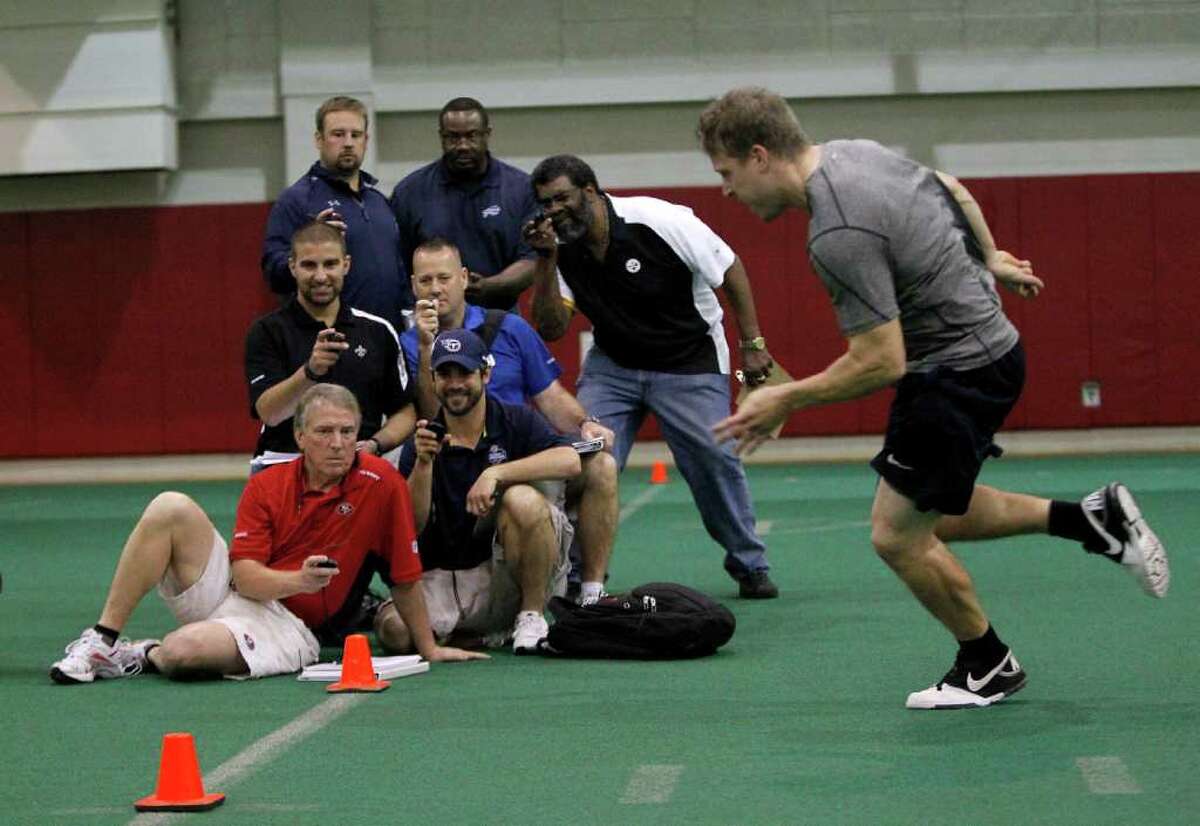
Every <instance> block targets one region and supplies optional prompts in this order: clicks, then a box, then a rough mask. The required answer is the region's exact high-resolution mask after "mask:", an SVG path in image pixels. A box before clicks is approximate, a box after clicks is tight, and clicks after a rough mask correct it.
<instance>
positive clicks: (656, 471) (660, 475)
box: [650, 462, 667, 485]
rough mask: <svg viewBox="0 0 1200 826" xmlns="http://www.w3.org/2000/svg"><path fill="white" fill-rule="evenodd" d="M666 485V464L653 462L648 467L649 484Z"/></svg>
mask: <svg viewBox="0 0 1200 826" xmlns="http://www.w3.org/2000/svg"><path fill="white" fill-rule="evenodd" d="M666 483H667V463H666V462H655V463H654V464H652V465H651V466H650V484H652V485H665V484H666Z"/></svg>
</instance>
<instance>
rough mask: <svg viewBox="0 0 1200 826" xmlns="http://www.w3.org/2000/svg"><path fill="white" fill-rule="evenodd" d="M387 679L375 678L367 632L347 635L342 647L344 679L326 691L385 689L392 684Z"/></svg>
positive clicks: (337, 692)
mask: <svg viewBox="0 0 1200 826" xmlns="http://www.w3.org/2000/svg"><path fill="white" fill-rule="evenodd" d="M390 685H391V683H389V682H388V681H387V680H377V679H375V667H374V666H373V665H371V646H370V645H369V644H368V643H367V635H366V634H351V635H350V636H348V637H346V644H345V646H344V647H343V649H342V679H340V680H338V681H337V682H336V683H334V684H333V685H331V686H328V687H326V689H325V690H326V691H328V692H330V693H331V694H339V693H341V692H343V691H383V690H384V689H385V688H387V687H388V686H390Z"/></svg>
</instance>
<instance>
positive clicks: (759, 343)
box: [741, 336, 767, 350]
mask: <svg viewBox="0 0 1200 826" xmlns="http://www.w3.org/2000/svg"><path fill="white" fill-rule="evenodd" d="M741 347H742V349H743V350H765V349H767V340H766V339H765V338H763V337H762V336H755V337H754V338H752V339H750V340H748V341H743V342H741Z"/></svg>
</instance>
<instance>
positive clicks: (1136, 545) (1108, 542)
mask: <svg viewBox="0 0 1200 826" xmlns="http://www.w3.org/2000/svg"><path fill="white" fill-rule="evenodd" d="M1080 504H1081V505H1082V506H1083V513H1084V516H1086V517H1087V520H1088V522H1089V523H1091V526H1092V528H1093V530H1095V532H1096V537H1095V538H1094V539H1091V540H1089V541H1087V542H1084V543H1083V547H1084V549H1085V550H1087V551H1091V552H1092V553H1094V554H1099V555H1101V556H1105V557H1107V558H1109V559H1111V560H1112V561H1113V562H1116V563H1118V564H1120V565H1121V566H1123V567H1124V568H1125V570H1127V571H1129V573H1130V574H1131V575H1132V576H1133V577H1134V578H1135V579H1136V580H1137V581H1138V582H1139V583H1140V584H1141V586H1142V590H1143V591H1145V592H1146V593H1147V594H1149V595H1150V596H1152V597H1159V598H1162V597H1164V596H1166V594H1167V588H1168V587H1169V586H1170V584H1171V569H1170V566H1169V565H1168V563H1167V550H1166V548H1164V547H1163V544H1162V542H1161V541H1160V540H1159V538H1158V536H1157V535H1155V533H1154V531H1152V530H1150V526H1149V525H1147V524H1146V520H1145V519H1143V518H1142V511H1141V509H1140V508H1139V507H1138V504H1137V500H1136V499H1134V498H1133V494H1132V493H1130V492H1129V488H1127V487H1125V486H1124V485H1122V484H1121V483H1120V482H1110V483H1109V484H1107V485H1105V486H1104V487H1102V488H1100V489H1099V490H1097V491H1094V492H1093V493H1090V494H1088V495H1087V496H1085V497H1084V498H1083V501H1082V502H1080Z"/></svg>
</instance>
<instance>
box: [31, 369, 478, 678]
mask: <svg viewBox="0 0 1200 826" xmlns="http://www.w3.org/2000/svg"><path fill="white" fill-rule="evenodd" d="M359 418H360V413H359V409H358V403H357V402H356V401H355V399H354V395H353V394H352V393H350V391H348V390H346V389H345V388H344V387H340V386H338V385H335V384H318V385H315V386H314V387H312V388H310V389H309V390H308V391H307V392H306V393H305V394H304V396H303V397H302V398H301V399H300V402H299V405H298V406H297V409H296V415H295V432H296V442H297V444H298V445H299V447H300V451H301V456H300V458H298V459H295V460H293V461H291V462H288V463H285V464H280V465H275V466H273V467H271V468H268V469H267V470H266V471H264V472H262V473H259V474H257V475H255V476H254V477H252V478H251V479H250V481H249V483H248V484H247V485H246V489H245V490H244V491H243V493H242V499H241V501H240V502H239V503H238V509H237V520H236V524H235V527H234V534H233V544H232V547H230V548H229V549H228V550H227V549H226V546H225V541H224V540H223V539H222V538H221V535H220V534H219V533H217V530H216V528H214V527H213V524H212V522H211V521H209V518H208V516H207V515H206V514H205V513H204V511H203V510H201V508H200V506H199V505H197V504H196V503H195V502H194V501H192V500H191V499H190V498H188V497H187V496H185V495H183V494H181V493H173V492H167V493H161V494H159V495H158V496H157V497H155V498H154V500H153V501H152V502H151V503H150V505H149V506H148V507H147V508H146V511H145V513H143V514H142V518H141V519H140V520H139V521H138V524H137V525H136V526H135V527H134V529H133V532H132V533H131V534H130V536H129V539H128V541H127V542H126V543H125V548H124V550H123V551H122V552H121V558H120V560H119V561H118V562H117V571H116V574H115V575H114V576H113V582H112V585H111V586H110V588H109V592H108V599H107V600H106V601H105V604H104V610H103V611H102V612H101V614H100V620H99V622H98V623H97V624H96V625H95V626H94V627H92V628H88V629H85V630H84V632H83V634H82V635H81V636H80V637H79V639H77V640H75V641H74V642H72V643H71V644H70V645H69V646H67V650H66V656H65V657H64V658H63V659H61V660H59V661H58V662H56V663H55V664H54V665H53V666H52V667H51V669H50V676H51V678H52V679H53V680H54V681H55V682H58V683H64V684H74V683H90V682H92V681H93V680H95V679H109V678H116V677H131V676H133V675H135V674H139V673H141V672H143V671H159V672H161V673H162V674H165V675H166V676H168V677H173V678H178V677H193V676H197V675H209V676H217V675H221V676H227V677H268V676H271V675H274V674H287V673H290V672H295V671H299V670H300V669H302V668H303V667H304V666H306V665H309V664H311V663H313V662H315V661H316V660H317V656H318V653H319V646H318V644H317V639H316V637H315V636H314V634H313V631H314V630H316V629H321V628H322V627H323V626H328V624H330V623H336V622H337V621H338V619H339V615H340V613H341V612H342V610H343V608H345V607H346V606H350V607H352V608H353V607H354V606H355V605H356V602H355V595H357V597H358V598H361V590H360V589H361V588H364V587H365V586H366V584H367V582H368V581H369V580H370V578H371V576H372V575H373V574H374V573H375V571H379V572H380V574H381V575H382V576H383V577H384V579H385V581H388V582H389V584H390V585H391V592H392V598H393V599H394V600H395V604H396V608H397V610H399V611H400V613H401V615H402V617H403V618H404V621H405V624H406V625H408V627H409V628H412V629H414V632H415V633H414V637H415V642H416V646H417V650H418V651H419V653H420V654H421V655H422V656H423V657H424V658H425V659H427V660H430V661H446V660H464V659H475V658H479V657H481V656H482V655H480V654H478V653H475V652H468V651H462V650H460V649H457V648H445V647H442V646H439V645H437V644H436V642H435V641H434V638H433V634H432V632H431V631H430V629H429V618H428V615H427V613H426V610H425V602H424V598H423V596H422V594H421V589H420V587H419V582H420V579H421V563H420V556H419V555H418V553H417V544H416V534H415V531H414V529H413V510H412V503H411V501H410V499H409V494H408V486H407V485H406V484H405V482H404V480H403V479H402V478H401V477H400V475H399V474H398V473H396V471H395V469H394V468H393V467H392V466H391V465H390V464H389V463H388V462H386V461H384V460H383V459H379V458H378V457H375V456H370V455H367V454H362V453H356V451H355V442H356V439H357V434H358V425H359ZM330 563H332V565H330ZM156 585H157V586H158V591H159V594H160V595H161V596H162V597H163V600H164V601H165V602H166V603H167V605H168V607H170V608H171V610H172V611H173V612H174V614H175V617H176V618H177V619H178V620H179V622H180V627H179V628H178V629H176V630H175V631H172V632H171V633H170V634H168V635H167V636H166V637H165V638H164V639H163V640H162V641H161V642H159V641H158V640H140V641H137V642H130V641H129V640H125V639H121V638H120V632H121V629H122V628H123V627H124V626H125V623H126V622H127V621H128V619H129V617H130V616H131V615H132V614H133V610H134V608H136V607H137V605H138V603H139V602H140V601H141V599H142V597H144V596H145V595H146V594H147V593H148V592H149V591H150V589H151V588H152V587H154V586H156Z"/></svg>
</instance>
